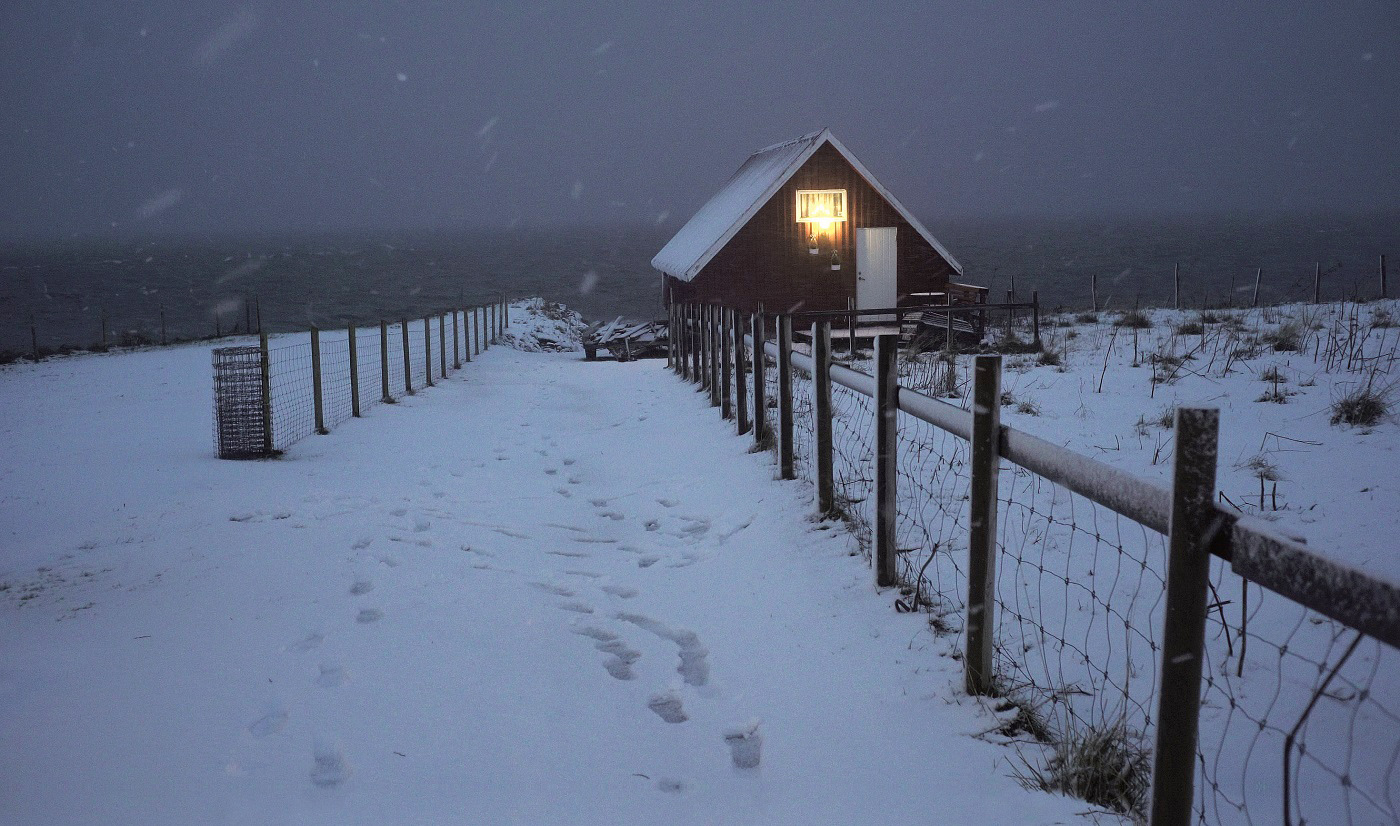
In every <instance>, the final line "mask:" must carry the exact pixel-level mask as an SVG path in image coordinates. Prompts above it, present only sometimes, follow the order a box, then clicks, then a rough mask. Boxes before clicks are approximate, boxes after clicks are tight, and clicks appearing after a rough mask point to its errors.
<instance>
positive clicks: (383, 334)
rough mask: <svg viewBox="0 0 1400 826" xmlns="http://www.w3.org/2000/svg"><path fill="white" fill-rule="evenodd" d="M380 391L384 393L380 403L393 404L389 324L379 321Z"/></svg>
mask: <svg viewBox="0 0 1400 826" xmlns="http://www.w3.org/2000/svg"><path fill="white" fill-rule="evenodd" d="M379 385H380V387H379V389H380V390H381V391H382V392H383V395H382V396H381V397H380V399H379V400H380V401H382V402H384V403H385V404H393V403H394V397H393V395H392V394H390V393H389V322H387V321H385V320H384V319H382V318H381V319H379Z"/></svg>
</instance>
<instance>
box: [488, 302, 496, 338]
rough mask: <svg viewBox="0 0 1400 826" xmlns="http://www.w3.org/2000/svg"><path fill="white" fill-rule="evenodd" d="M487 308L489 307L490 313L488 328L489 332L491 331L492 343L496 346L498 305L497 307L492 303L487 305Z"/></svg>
mask: <svg viewBox="0 0 1400 826" xmlns="http://www.w3.org/2000/svg"><path fill="white" fill-rule="evenodd" d="M486 306H487V310H488V312H489V314H490V321H489V322H488V323H487V325H486V327H487V329H488V330H490V331H491V338H490V342H491V343H492V344H495V343H496V305H495V303H491V304H488V305H486Z"/></svg>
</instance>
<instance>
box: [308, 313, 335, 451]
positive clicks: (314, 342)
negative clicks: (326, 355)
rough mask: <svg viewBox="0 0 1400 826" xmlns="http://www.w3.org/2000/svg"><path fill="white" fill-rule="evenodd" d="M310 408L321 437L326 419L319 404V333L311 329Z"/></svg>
mask: <svg viewBox="0 0 1400 826" xmlns="http://www.w3.org/2000/svg"><path fill="white" fill-rule="evenodd" d="M311 393H312V399H311V407H312V409H313V410H314V411H315V413H316V432H317V433H319V434H321V435H322V436H324V435H326V434H327V433H329V432H330V431H328V430H326V417H325V415H324V412H323V407H322V402H321V331H320V330H319V329H317V328H316V327H314V326H313V327H312V328H311Z"/></svg>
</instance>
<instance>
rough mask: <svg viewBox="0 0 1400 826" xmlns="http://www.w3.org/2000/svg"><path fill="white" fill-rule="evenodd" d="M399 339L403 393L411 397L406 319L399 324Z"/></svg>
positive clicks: (411, 368) (411, 378)
mask: <svg viewBox="0 0 1400 826" xmlns="http://www.w3.org/2000/svg"><path fill="white" fill-rule="evenodd" d="M399 333H400V335H399V338H401V339H403V392H405V393H407V394H408V395H410V396H412V395H413V367H412V366H411V364H410V361H409V355H408V319H406V318H405V319H403V320H402V321H400V322H399Z"/></svg>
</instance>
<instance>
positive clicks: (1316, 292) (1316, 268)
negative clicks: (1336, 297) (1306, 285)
mask: <svg viewBox="0 0 1400 826" xmlns="http://www.w3.org/2000/svg"><path fill="white" fill-rule="evenodd" d="M1313 303H1314V304H1321V303H1322V262H1321V261H1318V262H1316V263H1314V264H1313Z"/></svg>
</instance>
